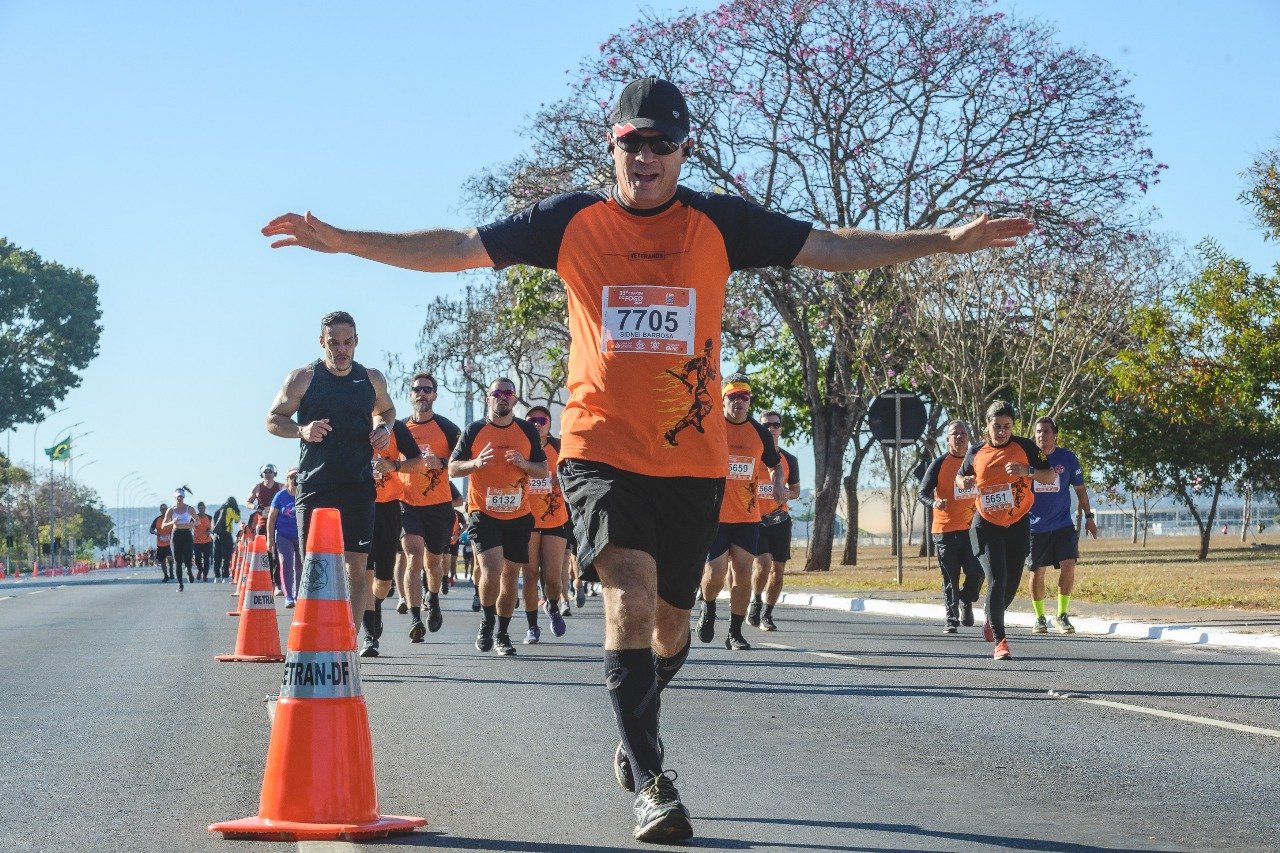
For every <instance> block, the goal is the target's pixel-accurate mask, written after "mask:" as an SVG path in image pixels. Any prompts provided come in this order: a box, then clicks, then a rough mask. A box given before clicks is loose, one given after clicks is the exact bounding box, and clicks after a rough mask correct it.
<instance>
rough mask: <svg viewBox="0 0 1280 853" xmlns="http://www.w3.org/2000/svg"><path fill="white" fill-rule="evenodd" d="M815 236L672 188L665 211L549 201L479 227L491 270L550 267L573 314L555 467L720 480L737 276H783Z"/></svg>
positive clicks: (746, 205) (741, 203)
mask: <svg viewBox="0 0 1280 853" xmlns="http://www.w3.org/2000/svg"><path fill="white" fill-rule="evenodd" d="M811 230H812V226H811V225H809V224H808V223H806V222H800V221H797V220H795V219H791V218H790V217H787V216H784V215H782V214H779V213H773V212H770V211H767V210H765V209H764V208H762V207H760V206H759V205H756V204H752V203H751V202H748V201H746V200H745V199H743V198H740V197H738V196H733V195H722V194H714V193H699V192H694V191H693V190H690V189H688V188H686V187H679V188H677V190H676V195H675V197H674V198H673V199H672V200H671V201H670V202H669V203H668V204H667V205H665V206H663V207H660V208H656V209H654V210H647V211H631V210H629V209H627V208H625V207H623V206H622V205H621V204H620V203H619V202H618V200H617V199H616V198H615V197H614V196H613V195H612V193H611V192H609V191H606V190H600V191H596V192H580V193H568V194H566V195H560V196H555V197H552V198H548V199H544V200H543V201H541V202H539V203H538V204H536V205H534V206H532V207H530V208H527V209H526V210H523V211H521V212H520V213H517V214H515V215H513V216H510V217H508V218H507V219H504V220H501V221H499V222H494V223H491V224H489V225H486V226H484V227H482V228H481V229H480V237H481V240H482V241H483V242H484V246H485V249H486V250H487V251H488V253H489V258H490V259H491V260H492V261H493V265H494V267H495V268H496V269H503V268H504V267H508V266H511V265H512V264H528V265H531V266H537V267H543V268H546V269H553V270H555V271H556V272H557V273H559V275H560V277H561V278H562V279H563V280H564V283H565V291H566V295H567V301H568V308H569V334H570V338H571V341H572V342H571V344H570V347H569V381H568V388H569V402H568V403H567V404H566V405H565V409H564V414H563V418H562V421H561V425H562V427H563V434H562V435H561V437H560V441H561V449H560V456H561V458H564V459H585V460H590V461H594V462H602V463H605V464H608V465H612V466H614V467H616V468H621V469H623V470H626V471H632V472H636V473H640V474H648V475H652V476H660V477H677V476H688V477H715V478H719V477H723V476H724V466H723V462H722V460H723V459H724V455H725V447H726V445H725V419H724V415H723V413H722V411H721V409H720V372H719V368H720V333H721V315H722V313H723V311H724V302H725V285H726V283H727V281H728V278H729V275H730V274H731V273H733V272H735V271H737V270H743V269H752V268H759V267H772V266H789V265H790V264H791V263H792V262H793V261H794V259H795V256H796V255H797V254H798V253H799V251H800V249H801V248H802V247H803V246H804V243H805V240H807V239H808V237H809V233H810V231H811Z"/></svg>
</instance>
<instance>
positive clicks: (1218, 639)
mask: <svg viewBox="0 0 1280 853" xmlns="http://www.w3.org/2000/svg"><path fill="white" fill-rule="evenodd" d="M721 597H722V598H723V597H727V593H723V594H722V595H721ZM778 603H779V604H787V605H791V606H796V607H817V608H821V609H823V610H839V611H843V612H846V613H877V614H881V615H884V616H905V617H908V618H911V619H934V620H937V621H939V622H941V621H943V620H944V619H945V618H946V610H945V609H944V608H943V606H942V605H941V604H925V603H923V602H914V601H893V600H889V599H883V598H846V597H843V596H837V595H821V594H815V593H809V592H784V593H783V594H782V597H781V598H780V599H779V600H778ZM974 616H975V617H977V618H978V619H979V620H982V619H985V618H986V616H985V614H984V613H983V611H982V609H981V608H974ZM1004 619H1005V624H1006V625H1012V626H1015V627H1019V628H1030V627H1031V626H1032V625H1034V624H1035V616H1034V615H1033V614H1031V613H1023V612H1009V613H1006V614H1005V617H1004ZM1072 623H1073V624H1074V625H1075V626H1076V633H1077V634H1092V635H1096V636H1102V637H1120V638H1122V639H1126V640H1165V641H1167V642H1174V643H1185V644H1189V645H1201V646H1228V647H1234V648H1242V649H1261V650H1265V651H1273V652H1280V635H1276V634H1245V633H1242V632H1239V631H1225V630H1219V629H1216V628H1205V627H1200V626H1196V625H1188V624H1185V623H1153V622H1128V621H1123V620H1119V619H1099V618H1096V617H1088V616H1081V617H1073V618H1072Z"/></svg>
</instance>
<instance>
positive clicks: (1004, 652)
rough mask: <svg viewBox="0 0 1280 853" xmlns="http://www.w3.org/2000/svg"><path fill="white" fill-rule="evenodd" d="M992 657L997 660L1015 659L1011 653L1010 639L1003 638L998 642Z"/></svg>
mask: <svg viewBox="0 0 1280 853" xmlns="http://www.w3.org/2000/svg"><path fill="white" fill-rule="evenodd" d="M992 657H994V658H995V659H996V660H1013V655H1011V654H1009V641H1008V640H1001V641H1000V642H998V643H996V653H995V654H994V655H993V656H992Z"/></svg>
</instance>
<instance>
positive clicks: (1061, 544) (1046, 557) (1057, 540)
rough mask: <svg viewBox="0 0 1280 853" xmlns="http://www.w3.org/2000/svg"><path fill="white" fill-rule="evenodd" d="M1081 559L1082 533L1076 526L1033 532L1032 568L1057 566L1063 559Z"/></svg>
mask: <svg viewBox="0 0 1280 853" xmlns="http://www.w3.org/2000/svg"><path fill="white" fill-rule="evenodd" d="M1078 559H1080V535H1079V534H1078V533H1077V532H1076V529H1075V528H1074V527H1063V528H1062V529H1060V530H1050V531H1049V532H1048V533H1032V534H1031V568H1032V569H1033V570H1034V569H1039V568H1043V567H1045V566H1057V565H1058V564H1059V563H1061V562H1062V561H1063V560H1078Z"/></svg>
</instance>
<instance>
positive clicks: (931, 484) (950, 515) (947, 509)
mask: <svg viewBox="0 0 1280 853" xmlns="http://www.w3.org/2000/svg"><path fill="white" fill-rule="evenodd" d="M963 463H964V457H963V456H952V455H951V454H950V453H945V454H943V455H942V456H939V457H937V458H936V459H934V460H933V461H932V462H930V463H929V467H928V468H927V469H925V472H924V479H923V480H921V481H920V500H921V502H923V503H927V504H928V505H929V506H933V499H934V498H940V499H942V500H944V501H946V505H945V506H943V507H942V508H940V509H939V508H934V510H933V524H932V526H931V527H930V530H931V531H932V532H933V533H954V532H955V531H957V530H968V529H969V524H970V523H971V522H972V521H973V513H974V512H975V511H976V508H977V505H978V487H977V486H974V487H973V488H972V489H969V490H968V491H965V492H961V491H957V489H956V474H958V473H959V472H960V466H961V465H962V464H963Z"/></svg>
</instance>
